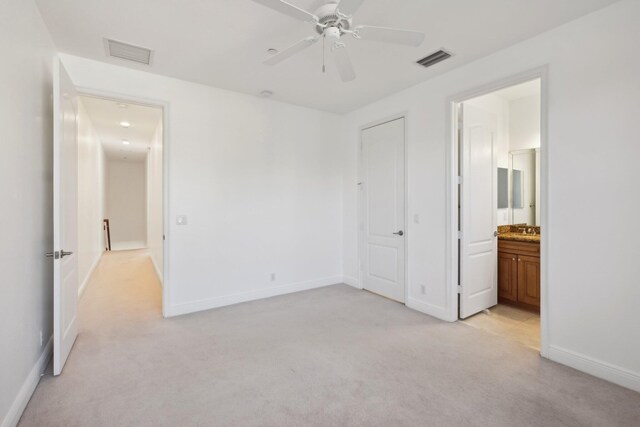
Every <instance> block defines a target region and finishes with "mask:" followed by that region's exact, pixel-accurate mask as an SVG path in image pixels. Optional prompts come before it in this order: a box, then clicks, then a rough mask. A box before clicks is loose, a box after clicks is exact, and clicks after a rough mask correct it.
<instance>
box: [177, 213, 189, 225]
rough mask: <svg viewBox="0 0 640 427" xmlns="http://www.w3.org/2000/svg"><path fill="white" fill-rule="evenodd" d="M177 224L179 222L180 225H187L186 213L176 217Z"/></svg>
mask: <svg viewBox="0 0 640 427" xmlns="http://www.w3.org/2000/svg"><path fill="white" fill-rule="evenodd" d="M176 224H178V225H187V216H186V215H178V216H177V217H176Z"/></svg>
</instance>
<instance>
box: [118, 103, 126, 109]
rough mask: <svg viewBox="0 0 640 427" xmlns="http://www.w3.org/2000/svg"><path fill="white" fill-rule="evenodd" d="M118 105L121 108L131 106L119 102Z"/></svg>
mask: <svg viewBox="0 0 640 427" xmlns="http://www.w3.org/2000/svg"><path fill="white" fill-rule="evenodd" d="M118 107H120V108H129V106H128V105H127V104H123V103H119V104H118Z"/></svg>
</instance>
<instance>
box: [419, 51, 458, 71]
mask: <svg viewBox="0 0 640 427" xmlns="http://www.w3.org/2000/svg"><path fill="white" fill-rule="evenodd" d="M447 58H451V54H450V53H449V52H445V51H444V50H439V51H437V52H435V53H432V54H431V55H429V56H425V57H424V58H422V59H420V60H418V61H416V62H417V63H418V64H420V65H422V66H423V67H431V66H432V65H435V64H437V63H438V62H441V61H444V60H445V59H447Z"/></svg>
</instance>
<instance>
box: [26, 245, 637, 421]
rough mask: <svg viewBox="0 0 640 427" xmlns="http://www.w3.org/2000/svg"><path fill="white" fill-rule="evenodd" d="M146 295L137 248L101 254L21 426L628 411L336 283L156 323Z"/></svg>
mask: <svg viewBox="0 0 640 427" xmlns="http://www.w3.org/2000/svg"><path fill="white" fill-rule="evenodd" d="M160 294H161V292H160V285H159V283H158V280H157V279H156V277H155V274H154V271H153V267H152V264H151V262H150V260H149V258H148V255H147V254H146V252H145V251H142V250H141V251H127V252H111V253H106V254H105V255H104V256H103V258H102V261H101V263H100V265H99V267H98V269H97V270H96V273H95V274H94V276H93V278H92V280H91V282H90V283H89V285H88V287H87V289H86V292H85V295H84V296H83V297H82V299H81V301H80V334H79V336H78V339H77V341H76V343H75V347H74V349H73V351H72V352H71V355H70V357H69V360H68V363H67V365H66V367H65V369H64V371H63V373H62V375H61V376H59V377H57V378H53V377H51V376H46V377H44V378H43V379H42V380H41V382H40V384H39V385H38V387H37V389H36V392H35V393H34V395H33V398H32V399H31V401H30V403H29V405H28V406H27V409H26V411H25V412H24V415H23V417H22V419H21V422H20V426H22V427H26V426H92V427H96V426H178V425H180V426H191V425H220V426H229V425H240V426H249V425H278V426H287V425H289V426H301V425H318V426H320V425H322V426H325V425H425V424H429V425H434V426H435V425H438V426H439V425H581V426H590V425H593V426H602V425H608V426H631V425H634V424H635V423H637V420H638V419H639V418H640V395H638V394H637V393H635V392H633V391H631V390H627V389H624V388H621V387H618V386H615V385H613V384H610V383H607V382H605V381H602V380H599V379H597V378H594V377H591V376H589V375H586V374H583V373H581V372H578V371H575V370H573V369H570V368H568V367H565V366H562V365H558V364H556V363H553V362H550V361H547V360H543V359H541V358H540V357H539V356H538V354H537V353H536V352H535V351H533V350H531V349H529V348H526V347H524V346H522V345H519V344H516V343H514V342H511V341H510V340H505V339H503V338H501V337H498V336H496V335H493V334H489V333H487V332H485V331H482V330H478V329H475V328H471V327H469V326H467V325H464V324H461V323H455V324H450V323H446V322H442V321H439V320H436V319H434V318H432V317H429V316H426V315H423V314H420V313H418V312H416V311H413V310H410V309H408V308H406V307H404V306H403V305H401V304H398V303H395V302H392V301H390V300H387V299H385V298H381V297H378V296H376V295H373V294H371V293H369V292H363V291H359V290H356V289H354V288H352V287H350V286H346V285H336V286H329V287H324V288H320V289H315V290H311V291H306V292H298V293H294V294H288V295H283V296H279V297H274V298H269V299H263V300H258V301H252V302H248V303H243V304H238V305H234V306H228V307H224V308H220V309H215V310H208V311H204V312H200V313H195V314H190V315H184V316H179V317H175V318H170V319H162V316H161V295H160ZM461 392H462V396H463V397H462V401H461V398H460V393H461ZM515 407H517V408H518V410H514V408H515Z"/></svg>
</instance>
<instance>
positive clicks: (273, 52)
mask: <svg viewBox="0 0 640 427" xmlns="http://www.w3.org/2000/svg"><path fill="white" fill-rule="evenodd" d="M267 53H268V54H270V55H275V54H276V53H278V49H275V48H272V47H271V48H269V49H267Z"/></svg>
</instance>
